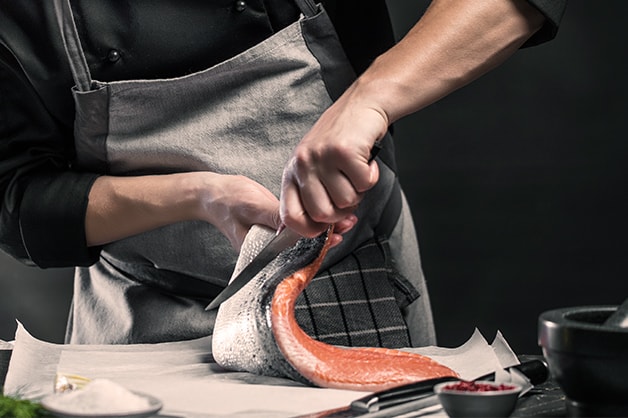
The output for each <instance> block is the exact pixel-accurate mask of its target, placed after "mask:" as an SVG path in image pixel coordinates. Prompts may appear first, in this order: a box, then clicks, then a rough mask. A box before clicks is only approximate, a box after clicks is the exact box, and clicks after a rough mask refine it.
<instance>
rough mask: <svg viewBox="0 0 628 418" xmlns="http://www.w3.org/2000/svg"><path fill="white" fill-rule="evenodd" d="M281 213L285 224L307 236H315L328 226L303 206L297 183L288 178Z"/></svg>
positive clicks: (281, 203)
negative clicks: (312, 216)
mask: <svg viewBox="0 0 628 418" xmlns="http://www.w3.org/2000/svg"><path fill="white" fill-rule="evenodd" d="M279 214H280V220H281V222H282V223H283V224H284V225H285V226H287V227H288V228H290V229H292V230H294V231H295V232H297V233H299V234H300V235H303V236H305V237H310V238H312V237H315V236H317V235H319V234H320V233H321V232H323V231H324V230H325V228H326V227H327V224H324V223H319V222H316V221H314V220H312V218H311V217H310V216H309V215H308V213H307V211H306V210H305V207H304V206H303V202H302V201H301V197H300V194H299V189H298V187H297V185H296V184H295V183H294V182H292V181H289V180H287V179H286V180H284V184H283V188H282V191H281V199H280V201H279Z"/></svg>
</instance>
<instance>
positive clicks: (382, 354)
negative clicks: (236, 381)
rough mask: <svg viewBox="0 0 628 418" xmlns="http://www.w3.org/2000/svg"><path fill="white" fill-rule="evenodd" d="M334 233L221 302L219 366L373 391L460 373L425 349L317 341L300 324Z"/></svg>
mask: <svg viewBox="0 0 628 418" xmlns="http://www.w3.org/2000/svg"><path fill="white" fill-rule="evenodd" d="M330 233H331V228H330V230H328V231H327V232H326V233H324V234H322V235H321V236H320V237H317V238H312V239H308V238H303V239H301V240H299V242H298V243H297V244H296V245H295V246H294V247H292V248H290V249H288V250H286V251H285V252H284V253H282V254H280V255H279V256H278V257H277V259H275V260H274V261H273V262H271V263H270V264H269V265H268V266H267V267H266V268H265V269H263V270H262V271H261V272H260V273H259V274H258V275H257V276H258V277H255V278H254V279H253V280H252V281H251V282H250V283H249V284H247V286H245V287H244V288H243V289H241V290H240V291H239V292H238V293H237V294H236V295H234V296H232V297H231V298H230V299H229V300H228V301H226V302H224V303H223V304H222V305H221V307H220V309H219V311H218V317H217V319H216V327H215V329H214V336H213V339H212V352H213V355H214V358H215V359H216V361H217V362H218V364H220V365H222V366H223V367H225V368H228V369H232V370H240V371H248V372H252V373H257V374H263V375H269V376H281V377H288V378H291V379H294V380H297V381H300V382H303V383H306V384H310V385H315V386H320V387H329V388H337V389H350V390H362V391H369V392H373V391H379V390H384V389H389V388H391V387H394V386H399V385H402V384H405V383H411V382H417V381H421V380H425V379H430V378H434V377H443V376H457V373H456V372H455V371H453V370H451V369H450V368H448V367H446V366H444V365H442V364H440V363H438V362H436V361H434V360H432V359H430V358H429V357H426V356H423V355H420V354H415V353H409V352H406V351H402V350H395V349H386V348H378V347H338V346H333V345H329V344H326V343H322V342H320V341H317V340H314V339H313V338H311V337H310V336H309V335H307V334H306V333H305V332H304V331H303V330H302V329H301V328H300V327H299V325H298V323H297V321H296V318H295V303H296V300H297V298H298V297H299V295H300V294H301V292H302V291H303V290H304V289H305V288H306V286H307V285H308V284H309V282H310V281H311V280H312V278H313V277H314V275H315V274H316V273H317V272H318V269H319V268H320V265H321V263H322V261H323V259H324V257H325V255H326V254H327V250H328V247H329V240H328V239H327V238H328V236H329V234H330Z"/></svg>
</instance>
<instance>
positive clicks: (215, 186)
mask: <svg viewBox="0 0 628 418" xmlns="http://www.w3.org/2000/svg"><path fill="white" fill-rule="evenodd" d="M199 175H201V176H202V175H205V176H206V177H207V181H208V183H207V188H206V189H205V190H206V192H204V193H201V200H200V201H201V212H202V215H201V217H202V218H203V219H204V220H206V221H208V222H209V223H211V224H212V225H214V226H215V227H216V228H218V230H219V231H220V232H221V233H222V234H223V235H224V236H226V237H227V238H228V239H229V242H230V243H231V245H232V246H233V248H234V249H235V250H236V251H240V247H241V246H242V242H243V241H244V238H245V236H246V234H247V232H248V231H249V229H250V228H251V226H253V225H254V224H259V225H265V226H268V227H270V228H273V229H278V228H279V225H280V223H281V222H280V219H279V201H278V199H277V198H276V197H275V195H273V194H272V193H271V192H270V191H269V190H268V189H267V188H266V187H264V186H262V185H261V184H259V183H257V182H256V181H254V180H252V179H250V178H248V177H245V176H239V175H219V174H214V173H199Z"/></svg>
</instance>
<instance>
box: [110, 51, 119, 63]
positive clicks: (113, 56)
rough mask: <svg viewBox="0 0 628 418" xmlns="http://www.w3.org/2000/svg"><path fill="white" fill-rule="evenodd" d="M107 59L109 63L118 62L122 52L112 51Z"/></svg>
mask: <svg viewBox="0 0 628 418" xmlns="http://www.w3.org/2000/svg"><path fill="white" fill-rule="evenodd" d="M107 59H108V60H109V62H116V61H118V60H119V59H120V51H118V50H117V49H112V50H110V51H109V53H108V54H107Z"/></svg>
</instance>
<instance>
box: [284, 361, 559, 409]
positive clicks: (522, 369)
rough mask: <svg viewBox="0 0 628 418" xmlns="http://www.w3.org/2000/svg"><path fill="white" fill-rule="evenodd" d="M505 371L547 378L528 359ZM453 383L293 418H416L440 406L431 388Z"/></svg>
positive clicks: (396, 391)
mask: <svg viewBox="0 0 628 418" xmlns="http://www.w3.org/2000/svg"><path fill="white" fill-rule="evenodd" d="M506 370H507V371H509V372H513V371H514V370H516V371H517V372H519V373H521V374H523V375H524V376H525V377H526V378H527V379H528V380H529V381H530V383H531V384H532V385H537V384H540V383H543V382H545V381H546V380H547V378H548V377H549V371H548V368H547V364H546V363H545V362H544V361H543V360H540V359H533V360H528V361H525V362H523V363H521V364H518V365H515V366H511V367H508V368H507V369H506ZM494 379H495V373H489V374H486V375H484V376H481V377H479V378H477V379H475V380H494ZM456 380H460V379H458V378H455V377H439V378H435V379H428V380H424V381H421V382H416V383H409V384H407V385H402V386H398V387H395V388H392V389H388V390H384V391H381V392H375V393H372V394H370V395H367V396H365V397H363V398H360V399H356V400H355V401H353V402H351V404H350V405H348V406H346V407H341V408H336V409H330V410H328V411H321V412H316V413H313V414H307V415H301V416H299V417H296V418H350V417H364V418H377V417H397V416H401V415H402V414H408V413H410V412H412V411H415V412H416V414H414V415H412V416H419V415H421V414H425V413H427V412H429V410H430V409H429V408H431V407H436V405H438V404H439V401H438V397H437V396H436V394H435V393H434V391H433V389H434V386H436V385H437V384H438V383H441V382H447V381H456ZM408 416H410V415H408Z"/></svg>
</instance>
